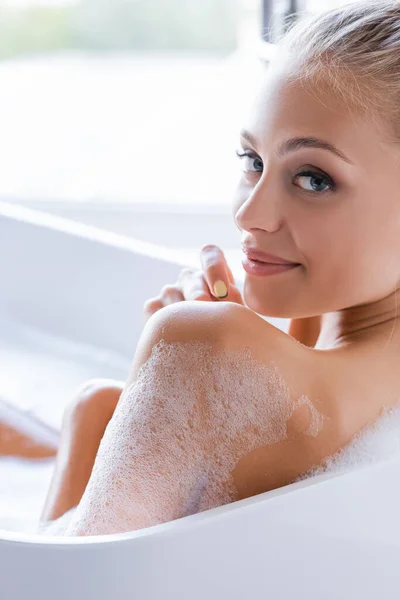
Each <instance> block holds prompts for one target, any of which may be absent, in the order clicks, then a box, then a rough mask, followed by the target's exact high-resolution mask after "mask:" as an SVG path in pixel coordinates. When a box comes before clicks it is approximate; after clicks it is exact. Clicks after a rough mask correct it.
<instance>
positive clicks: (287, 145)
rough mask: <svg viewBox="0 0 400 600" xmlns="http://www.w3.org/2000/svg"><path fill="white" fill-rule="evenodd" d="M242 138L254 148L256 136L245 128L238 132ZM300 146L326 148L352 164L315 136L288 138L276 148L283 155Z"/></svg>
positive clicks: (331, 145) (255, 146)
mask: <svg viewBox="0 0 400 600" xmlns="http://www.w3.org/2000/svg"><path fill="white" fill-rule="evenodd" d="M240 135H241V137H242V138H244V139H246V140H248V141H249V142H250V143H251V144H252V145H253V146H254V148H257V140H256V138H255V137H254V136H253V135H252V134H251V133H250V132H249V131H247V130H246V129H242V131H241V132H240ZM300 148H319V149H321V150H328V152H332V153H333V154H336V156H338V157H339V158H341V159H342V160H344V161H345V162H347V163H349V164H350V165H352V164H353V163H352V161H351V160H350V159H349V158H347V156H346V155H345V154H343V152H341V151H340V150H339V149H338V148H336V146H334V145H333V144H330V143H329V142H326V141H324V140H320V139H319V138H316V137H295V138H290V139H289V140H286V141H285V142H283V143H282V144H281V145H280V146H279V148H278V155H279V156H284V155H285V154H289V153H290V152H296V150H300Z"/></svg>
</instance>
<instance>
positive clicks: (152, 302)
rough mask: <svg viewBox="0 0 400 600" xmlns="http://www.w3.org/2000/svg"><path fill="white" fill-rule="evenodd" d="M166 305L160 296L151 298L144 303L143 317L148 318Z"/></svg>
mask: <svg viewBox="0 0 400 600" xmlns="http://www.w3.org/2000/svg"><path fill="white" fill-rule="evenodd" d="M163 306H164V303H163V302H162V300H161V299H160V298H159V297H156V298H149V299H148V300H146V302H145V303H144V305H143V317H144V319H145V320H147V319H148V318H149V317H151V315H153V314H154V313H155V312H157V311H158V310H160V308H162V307H163Z"/></svg>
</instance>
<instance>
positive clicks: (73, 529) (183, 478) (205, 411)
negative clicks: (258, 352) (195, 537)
mask: <svg viewBox="0 0 400 600" xmlns="http://www.w3.org/2000/svg"><path fill="white" fill-rule="evenodd" d="M303 405H307V406H308V407H309V408H310V411H309V414H310V423H309V426H308V428H307V430H306V432H305V433H306V435H317V433H318V431H319V430H320V428H321V427H322V415H320V414H319V413H318V411H317V410H316V409H315V407H314V406H313V404H312V402H311V401H310V400H309V399H308V398H307V397H306V396H301V397H300V398H298V399H296V398H292V397H291V394H290V391H289V388H288V386H287V384H286V383H285V381H284V380H283V378H282V376H281V375H280V373H279V370H278V368H277V365H276V364H275V363H274V362H272V361H271V362H269V363H267V364H266V363H262V362H260V361H259V360H257V359H256V358H255V357H254V355H253V354H252V353H251V351H250V349H249V348H244V349H240V350H226V349H223V348H218V349H217V348H215V344H211V343H209V342H203V341H202V342H194V341H192V342H185V343H175V344H167V343H165V342H164V341H163V340H162V341H160V342H159V343H158V344H157V345H155V346H154V347H153V349H152V354H151V356H150V358H149V359H148V360H147V362H146V363H145V364H144V365H142V367H141V369H140V370H139V373H138V375H137V379H136V381H135V382H134V383H133V384H132V385H131V386H130V387H129V388H128V389H126V390H124V392H123V394H122V396H121V399H120V402H119V403H118V406H117V409H116V411H115V413H114V415H113V418H112V419H111V421H110V423H109V425H108V427H107V429H106V432H105V434H104V437H103V439H102V441H101V444H100V447H99V451H98V454H97V457H96V461H95V465H94V468H93V471H92V475H91V478H90V480H89V483H88V486H87V488H86V491H85V493H84V495H83V498H82V500H81V502H80V504H79V507H78V509H77V511H76V513H75V514H74V515H73V518H72V522H71V525H70V527H69V529H68V532H67V533H68V534H71V535H96V534H104V533H114V532H123V531H131V530H134V529H139V528H142V527H147V526H150V525H154V524H157V523H162V522H165V521H170V520H173V519H176V518H179V517H182V516H186V515H188V514H192V513H194V512H198V511H200V510H206V509H208V508H212V507H214V506H220V505H222V504H226V503H229V502H231V501H233V500H235V499H236V496H237V491H236V488H235V486H234V479H233V477H232V471H233V470H234V468H235V466H236V465H237V463H238V461H240V460H241V459H242V458H243V457H245V456H246V455H247V454H248V453H250V452H252V451H254V450H256V449H257V448H259V447H262V446H265V445H271V444H276V443H278V442H280V441H282V440H283V439H285V438H286V437H287V423H288V420H289V419H290V417H291V416H292V414H293V413H294V412H295V411H296V410H297V409H298V408H299V407H302V406H303Z"/></svg>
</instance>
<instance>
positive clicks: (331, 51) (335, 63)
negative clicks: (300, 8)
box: [277, 0, 400, 135]
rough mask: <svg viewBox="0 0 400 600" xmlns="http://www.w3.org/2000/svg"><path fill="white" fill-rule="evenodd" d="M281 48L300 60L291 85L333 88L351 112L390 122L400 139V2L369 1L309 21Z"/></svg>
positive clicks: (294, 30) (289, 34)
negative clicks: (388, 118) (325, 85)
mask: <svg viewBox="0 0 400 600" xmlns="http://www.w3.org/2000/svg"><path fill="white" fill-rule="evenodd" d="M279 48H280V51H281V53H282V52H283V53H288V54H289V55H290V56H291V58H292V60H294V65H295V68H294V69H292V71H291V74H290V79H291V80H296V81H301V82H302V83H303V84H306V83H307V82H312V83H313V84H314V88H315V83H320V84H321V85H322V84H326V83H327V84H328V85H330V86H331V88H333V92H334V93H335V94H336V95H337V96H338V97H339V98H340V99H341V100H343V101H345V102H346V104H347V105H348V107H349V108H353V109H355V110H358V111H364V112H366V113H368V114H370V115H371V116H373V115H376V116H382V115H385V116H390V121H391V123H392V124H394V125H395V127H396V125H397V127H396V129H397V128H398V129H399V132H398V134H399V135H400V2H398V1H395V0H375V1H373V2H371V1H369V2H366V1H365V0H364V1H362V2H361V1H358V2H352V3H351V4H346V5H344V6H341V7H339V8H336V9H333V10H329V11H327V12H325V13H322V14H319V15H317V16H312V17H309V18H303V19H301V20H300V21H299V22H297V23H295V24H294V25H293V26H292V27H291V28H290V29H289V30H288V32H287V33H286V34H285V36H284V37H283V39H282V40H281V41H280V43H279ZM277 55H278V56H279V52H278V53H277ZM317 87H318V86H317Z"/></svg>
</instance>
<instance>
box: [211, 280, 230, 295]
mask: <svg viewBox="0 0 400 600" xmlns="http://www.w3.org/2000/svg"><path fill="white" fill-rule="evenodd" d="M214 293H215V295H216V296H218V298H226V297H227V295H228V288H227V287H226V285H225V283H224V282H223V281H221V280H220V279H219V280H218V281H216V282H215V283H214Z"/></svg>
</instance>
